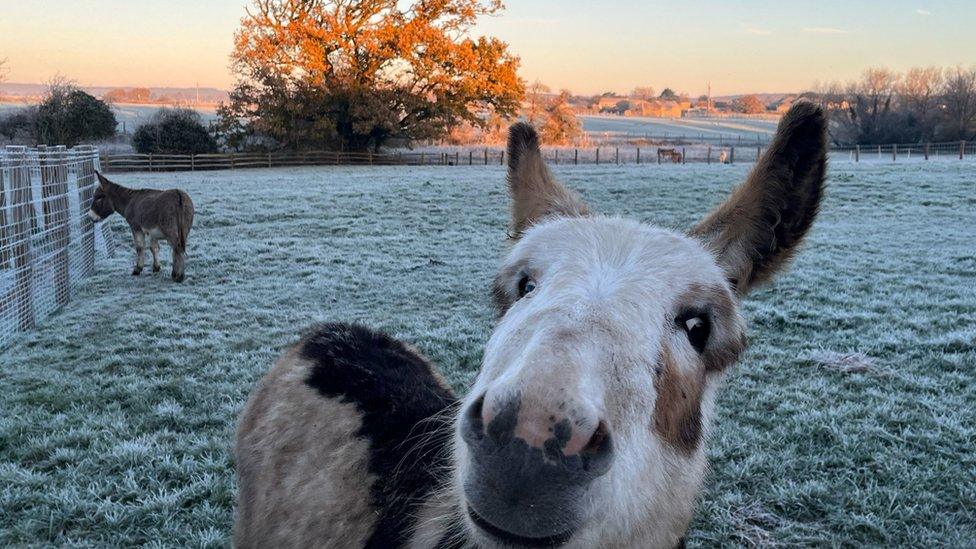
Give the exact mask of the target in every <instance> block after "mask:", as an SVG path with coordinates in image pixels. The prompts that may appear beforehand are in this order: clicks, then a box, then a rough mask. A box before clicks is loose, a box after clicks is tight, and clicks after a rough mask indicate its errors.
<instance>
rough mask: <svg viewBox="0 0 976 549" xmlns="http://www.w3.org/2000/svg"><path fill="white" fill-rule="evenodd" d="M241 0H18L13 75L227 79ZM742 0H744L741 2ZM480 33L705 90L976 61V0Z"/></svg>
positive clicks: (797, 85)
mask: <svg viewBox="0 0 976 549" xmlns="http://www.w3.org/2000/svg"><path fill="white" fill-rule="evenodd" d="M245 4H246V2H245V1H244V0H212V1H208V2H197V1H190V0H167V1H165V2H163V1H161V0H159V1H156V0H151V1H141V2H131V1H122V0H103V1H93V0H87V1H86V0H62V1H57V2H56V1H52V0H38V1H33V2H28V1H20V2H8V5H7V6H5V7H4V8H3V18H2V20H0V58H4V57H6V58H7V59H8V64H9V74H8V78H7V80H8V81H9V82H34V83H37V82H44V81H47V80H49V79H50V78H51V77H52V76H53V75H54V74H57V73H60V74H63V75H65V76H67V77H68V78H71V79H73V80H75V81H76V82H78V83H79V84H82V85H112V86H115V85H120V86H121V85H125V86H133V85H143V86H181V87H182V86H193V85H195V84H196V83H199V84H200V85H201V86H210V87H218V88H224V89H227V88H229V87H230V86H231V85H232V83H233V75H232V74H231V73H230V71H229V70H228V67H227V66H228V59H227V56H228V54H229V53H230V49H231V46H232V43H231V39H232V35H233V32H234V29H235V28H236V26H237V23H238V21H239V19H240V17H241V15H242V14H243V7H244V5H245ZM733 4H734V5H733ZM507 6H508V8H507V10H506V11H505V12H504V13H503V14H502V15H500V16H496V17H492V18H488V19H486V20H484V21H483V22H482V23H481V24H479V26H478V28H477V29H476V33H478V34H492V35H495V36H498V37H500V38H502V39H503V40H505V41H507V42H508V43H509V44H510V46H511V49H512V51H514V52H515V53H516V54H518V55H519V56H520V57H521V58H522V71H521V75H522V77H523V78H525V79H526V80H529V81H534V80H536V79H539V80H541V81H543V82H545V83H547V84H549V85H550V86H551V87H553V88H555V89H559V88H569V89H571V90H573V91H574V92H576V93H585V94H590V93H600V92H604V91H617V92H626V91H629V90H630V89H631V88H633V87H634V86H636V85H651V86H654V87H655V88H656V89H657V90H661V89H663V88H664V87H665V86H669V87H671V88H673V89H675V90H676V91H684V92H688V93H690V94H692V95H697V94H700V93H703V92H704V91H705V86H706V82H709V81H711V82H712V88H713V90H712V91H713V93H714V94H715V95H722V94H731V93H745V92H787V91H798V90H802V89H804V88H808V87H809V86H810V85H812V84H813V83H814V82H816V81H825V80H847V79H850V78H853V77H855V76H857V75H858V74H859V73H860V72H861V71H862V70H863V69H864V68H866V67H869V66H878V65H884V66H888V67H890V68H893V69H896V70H904V69H906V68H908V67H911V66H916V65H942V66H951V65H957V64H962V65H965V66H969V65H973V64H976V46H974V45H973V44H974V42H973V35H972V29H973V28H974V27H976V2H969V1H943V2H936V1H903V0H893V1H889V2H884V3H881V2H868V1H861V2H858V1H852V0H848V1H839V0H829V1H824V2H818V3H817V5H816V7H815V8H813V7H810V6H811V4H810V3H808V2H802V3H799V2H779V3H775V4H772V3H769V2H759V1H744V2H735V3H731V2H718V1H713V0H699V1H698V2H694V3H675V2H622V1H612V0H604V1H603V2H599V3H597V2H588V1H583V0H562V1H556V0H509V1H508V2H507Z"/></svg>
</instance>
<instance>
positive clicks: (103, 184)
mask: <svg viewBox="0 0 976 549" xmlns="http://www.w3.org/2000/svg"><path fill="white" fill-rule="evenodd" d="M95 175H97V176H98V185H99V186H100V187H102V188H103V189H107V188H108V186H109V185H111V184H112V182H111V181H109V180H108V178H106V177H105V176H104V175H102V174H101V172H99V171H97V170H96V171H95Z"/></svg>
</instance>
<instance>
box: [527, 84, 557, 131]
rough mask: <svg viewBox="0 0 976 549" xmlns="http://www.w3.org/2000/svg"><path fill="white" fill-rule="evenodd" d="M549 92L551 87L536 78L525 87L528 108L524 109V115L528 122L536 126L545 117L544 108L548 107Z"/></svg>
mask: <svg viewBox="0 0 976 549" xmlns="http://www.w3.org/2000/svg"><path fill="white" fill-rule="evenodd" d="M550 93H552V89H551V88H550V87H549V86H547V85H545V84H543V83H542V82H539V81H538V80H536V81H535V82H533V83H531V84H529V85H528V86H527V87H526V89H525V100H526V102H527V103H528V108H527V109H526V111H525V117H526V118H527V119H528V122H529V124H532V125H533V126H536V127H538V126H539V125H540V124H541V123H542V122H543V120H544V119H545V117H546V109H547V108H548V107H549V105H548V103H549V101H548V99H549V94H550Z"/></svg>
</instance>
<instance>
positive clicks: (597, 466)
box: [580, 421, 613, 472]
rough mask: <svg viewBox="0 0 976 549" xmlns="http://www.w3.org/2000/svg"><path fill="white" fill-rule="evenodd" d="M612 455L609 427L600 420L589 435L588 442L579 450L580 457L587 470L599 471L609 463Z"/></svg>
mask: <svg viewBox="0 0 976 549" xmlns="http://www.w3.org/2000/svg"><path fill="white" fill-rule="evenodd" d="M612 455H613V442H612V440H611V438H610V428H609V427H607V424H606V423H605V422H603V421H601V422H600V423H599V424H597V426H596V430H595V431H593V435H592V436H590V440H589V442H587V443H586V446H584V447H583V448H582V449H581V450H580V457H581V458H583V464H584V466H585V467H586V469H587V470H590V471H593V472H601V471H602V470H605V469H606V468H607V467H608V466H609V465H610V459H611V457H612Z"/></svg>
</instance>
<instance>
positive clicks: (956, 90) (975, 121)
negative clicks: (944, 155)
mask: <svg viewBox="0 0 976 549" xmlns="http://www.w3.org/2000/svg"><path fill="white" fill-rule="evenodd" d="M942 98H943V101H944V104H945V118H944V121H943V123H942V128H941V132H940V137H941V138H942V139H953V140H956V139H967V140H968V139H973V138H976V67H973V68H971V69H964V68H962V67H956V68H954V69H950V70H948V71H946V77H945V83H944V84H943V86H942Z"/></svg>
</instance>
